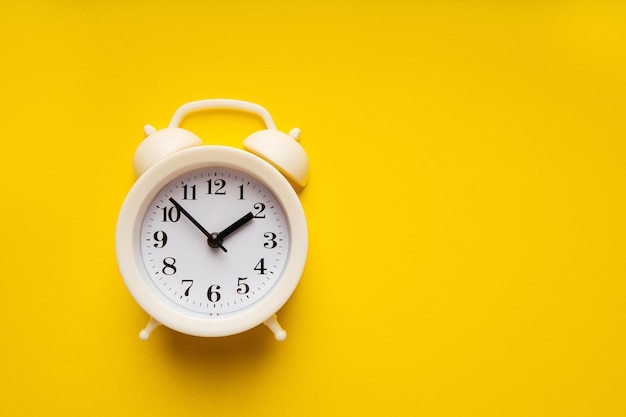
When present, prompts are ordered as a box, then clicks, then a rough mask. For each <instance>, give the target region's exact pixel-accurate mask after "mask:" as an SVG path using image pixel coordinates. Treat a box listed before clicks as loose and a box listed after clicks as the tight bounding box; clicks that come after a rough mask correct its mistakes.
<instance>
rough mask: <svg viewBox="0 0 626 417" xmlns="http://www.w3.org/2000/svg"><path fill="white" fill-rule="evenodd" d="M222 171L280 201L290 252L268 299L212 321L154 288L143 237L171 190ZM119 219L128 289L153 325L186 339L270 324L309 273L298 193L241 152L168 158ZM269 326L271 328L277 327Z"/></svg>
mask: <svg viewBox="0 0 626 417" xmlns="http://www.w3.org/2000/svg"><path fill="white" fill-rule="evenodd" d="M218 166H219V167H226V168H233V169H237V170H239V171H242V172H244V173H246V174H248V175H250V176H253V177H255V178H256V179H258V180H259V181H260V182H262V183H263V184H264V185H265V186H266V187H267V188H268V190H269V191H270V192H272V193H273V194H274V195H275V196H276V199H277V200H278V202H279V203H280V204H281V205H282V207H283V211H284V213H285V216H286V219H287V224H288V227H289V231H290V246H289V255H288V260H287V263H286V265H285V268H284V270H283V273H282V275H281V277H280V279H279V280H278V281H277V282H276V284H275V285H274V288H272V290H271V291H270V292H269V293H268V294H266V295H265V296H264V297H263V298H261V299H260V300H259V301H258V302H256V303H255V304H253V305H251V306H250V307H248V308H246V309H244V310H241V311H238V312H235V313H229V314H225V315H223V316H219V317H215V316H212V317H210V318H209V317H207V316H206V315H202V314H201V313H195V312H192V311H189V310H186V309H184V308H183V307H180V306H177V305H175V304H174V303H172V302H171V301H170V300H168V299H167V298H166V297H165V296H164V295H162V294H161V292H160V291H159V290H158V289H157V288H156V287H155V286H154V284H153V283H152V282H151V281H150V279H149V277H148V274H147V271H146V270H145V266H144V263H143V260H142V255H141V248H140V239H139V235H140V229H141V225H142V222H143V219H144V217H145V214H146V211H147V209H148V206H149V204H150V202H151V201H152V200H153V198H154V197H155V196H156V194H157V193H158V192H159V191H160V190H161V189H162V188H163V187H164V186H165V185H167V184H168V183H169V182H170V181H172V180H173V179H175V178H176V177H178V176H179V175H182V174H184V173H185V172H190V171H193V170H196V169H200V168H210V167H218ZM118 219H119V220H118V224H117V230H116V237H115V239H116V242H115V243H116V251H117V258H118V264H119V268H120V271H121V273H122V274H121V275H122V277H123V279H124V282H125V283H126V286H127V287H128V289H129V291H130V292H131V294H132V295H133V297H134V298H135V300H136V301H137V303H138V304H139V305H140V306H141V307H142V308H143V309H144V310H145V311H146V313H148V314H149V315H150V316H151V318H152V319H154V320H156V321H157V322H158V324H163V325H165V326H166V327H169V328H171V329H173V330H176V331H179V332H181V333H185V334H189V335H193V336H203V337H217V336H228V335H232V334H236V333H240V332H243V331H246V330H249V329H251V328H253V327H256V326H257V325H259V324H261V323H264V322H267V321H268V320H270V319H271V318H272V317H273V315H274V314H275V313H276V312H277V311H278V310H279V309H280V308H281V307H282V306H283V305H284V304H285V303H286V302H287V300H288V299H289V297H290V296H291V294H292V293H293V291H294V290H295V288H296V286H297V285H298V282H299V281H300V277H301V275H302V272H303V270H304V264H305V261H306V254H307V246H308V232H307V226H306V219H305V215H304V210H303V208H302V205H301V203H300V201H299V199H298V196H297V194H296V192H295V191H294V189H293V188H292V186H291V185H290V184H289V182H288V181H287V179H286V178H285V177H283V175H282V174H281V173H280V172H278V171H277V170H276V168H274V167H273V166H272V165H271V164H269V163H268V162H266V161H264V160H262V159H260V158H258V157H257V156H254V155H253V154H250V153H249V152H246V151H244V150H241V149H237V148H231V147H226V146H217V145H204V146H198V147H193V148H189V149H185V150H181V151H178V152H176V153H174V154H172V155H170V156H168V157H166V158H164V159H163V160H161V161H159V162H157V163H156V164H154V165H153V166H152V167H150V168H149V169H148V170H147V171H146V172H145V173H144V174H143V175H141V177H139V178H138V180H137V181H136V182H135V184H134V185H133V187H132V188H131V190H130V192H129V193H128V196H127V197H126V200H125V201H124V204H123V205H122V208H121V211H120V214H119V218H118ZM266 324H267V323H266ZM268 325H269V326H270V327H271V325H272V323H270V324H268ZM277 337H278V336H277Z"/></svg>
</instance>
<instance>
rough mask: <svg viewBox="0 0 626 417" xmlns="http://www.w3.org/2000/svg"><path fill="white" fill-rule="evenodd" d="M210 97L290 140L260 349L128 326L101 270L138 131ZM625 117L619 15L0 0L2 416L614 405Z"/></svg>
mask: <svg viewBox="0 0 626 417" xmlns="http://www.w3.org/2000/svg"><path fill="white" fill-rule="evenodd" d="M211 97H228V98H239V99H244V100H251V101H254V102H258V103H260V104H262V105H263V106H265V107H266V108H267V109H268V110H270V112H271V113H272V115H273V116H274V119H275V121H276V123H277V125H278V127H279V128H280V129H281V130H284V131H289V129H291V128H292V127H295V126H297V127H300V128H301V129H302V140H301V143H302V144H303V146H304V147H305V148H306V150H307V151H308V154H309V157H310V161H311V180H310V184H309V185H308V187H307V188H306V189H305V190H304V191H303V193H302V195H301V198H302V201H303V205H304V207H305V210H306V213H307V216H308V220H309V227H310V251H309V258H308V263H307V267H306V270H305V273H304V275H303V277H302V281H301V284H300V286H299V287H298V289H297V290H296V292H295V294H294V296H293V297H292V298H291V300H290V301H289V302H288V304H287V305H286V306H285V307H284V308H283V309H282V310H281V312H280V314H279V318H280V320H281V323H282V325H283V326H284V327H285V328H286V330H287V331H288V333H289V335H288V338H287V340H286V341H285V342H284V343H278V342H276V341H274V339H273V338H272V336H271V334H270V333H269V332H268V331H267V329H265V328H263V327H259V328H256V329H253V330H252V331H249V332H247V333H244V334H241V335H236V336H232V337H227V338H220V339H200V338H194V337H189V336H185V335H181V334H178V333H175V332H173V331H171V330H168V329H164V328H161V329H159V330H157V331H156V332H155V333H154V334H153V337H152V338H151V339H150V340H149V341H148V342H141V341H140V340H139V339H138V337H137V334H138V331H139V330H140V329H141V328H142V327H143V326H144V325H145V323H146V320H147V317H146V314H145V313H144V312H143V311H142V310H141V309H140V308H139V307H138V306H137V304H136V303H135V302H134V300H133V299H132V298H131V296H130V295H129V293H128V291H127V290H126V288H125V286H124V284H123V282H122V279H121V277H120V275H119V272H118V270H117V265H116V260H115V255H114V243H113V239H114V230H115V222H116V219H117V213H118V209H119V207H120V205H121V204H122V201H123V199H124V197H125V195H126V193H127V191H128V190H129V189H130V187H131V186H132V183H133V181H134V177H133V174H132V170H131V158H132V154H133V152H134V149H135V147H136V146H137V144H138V143H139V141H140V140H141V139H142V137H143V134H142V127H143V125H144V124H145V123H151V124H153V125H155V126H156V127H164V126H165V125H166V124H167V123H168V121H169V118H170V117H171V115H172V113H173V112H174V110H175V109H176V108H177V107H178V106H180V105H181V104H183V103H185V102H188V101H192V100H197V99H203V98H211ZM625 115H626V7H625V6H624V5H623V3H622V4H619V3H617V2H616V3H608V2H591V1H590V2H575V1H572V2H566V1H553V2H519V1H511V2H484V3H482V2H467V3H466V2H462V1H443V2H432V1H423V2H410V1H399V0H398V1H393V0H391V1H385V2H383V1H350V2H348V1H346V2H332V1H316V2H309V3H300V2H287V1H269V2H264V3H263V2H253V1H242V2H226V1H199V0H198V1H193V0H189V1H177V2H164V1H129V2H124V1H108V2H104V1H92V2H88V1H85V2H80V1H71V0H64V1H48V2H45V1H39V2H38V1H19V2H18V1H4V2H2V4H0V120H1V121H2V128H1V130H0V132H1V135H2V142H1V146H2V151H1V152H0V174H1V178H2V184H3V185H2V191H1V194H2V200H1V205H0V225H1V229H0V271H1V273H0V290H1V295H0V297H1V298H0V330H1V332H2V336H1V339H0V340H1V347H0V353H1V355H0V414H1V415H3V416H43V415H59V416H61V415H62V416H111V415H113V416H138V415H153V416H174V415H176V416H184V415H189V416H195V415H230V416H247V415H249V416H265V415H267V416H320V415H333V416H334V415H337V416H339V415H355V416H381V415H398V416H418V415H423V416H624V415H626V366H625V365H626V360H625V358H624V353H625V347H626V338H625V336H624V332H625V318H626V303H625V302H624V300H625V296H626V285H625V283H624V280H625V277H626V261H625V259H626V258H625V257H624V253H625V250H626V224H625V220H624V219H625V217H626V216H625V213H626V197H625V196H626V186H625V184H626V183H625V180H626V166H625V164H624V158H625V156H626V145H625V142H624V141H625V139H626V118H625ZM184 126H185V127H187V128H189V129H191V130H194V131H195V132H197V133H198V134H199V135H200V136H201V137H203V138H204V139H205V141H206V142H207V143H219V144H226V145H231V146H240V144H241V141H242V140H243V138H244V137H245V136H246V135H247V134H248V133H250V132H252V131H254V130H255V129H258V128H260V127H261V123H260V121H259V120H257V119H256V118H254V117H250V116H246V115H242V114H237V113H235V114H233V113H228V112H217V113H215V114H213V113H206V114H199V115H194V116H191V117H189V118H188V119H186V120H185V125H184Z"/></svg>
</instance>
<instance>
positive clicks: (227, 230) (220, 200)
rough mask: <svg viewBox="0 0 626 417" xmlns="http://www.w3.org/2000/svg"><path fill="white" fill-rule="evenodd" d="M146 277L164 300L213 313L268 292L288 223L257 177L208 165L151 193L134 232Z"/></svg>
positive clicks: (283, 252) (283, 259)
mask: <svg viewBox="0 0 626 417" xmlns="http://www.w3.org/2000/svg"><path fill="white" fill-rule="evenodd" d="M140 240H141V242H140V247H141V256H142V260H143V264H144V266H145V270H146V272H147V276H148V277H149V280H150V281H151V283H152V284H153V285H154V287H155V288H157V289H158V291H160V293H161V294H162V295H164V296H165V297H166V298H167V299H169V300H170V301H171V302H172V303H174V304H176V305H177V306H179V307H182V308H183V309H185V310H187V311H192V312H196V313H201V314H202V315H203V316H207V317H214V318H218V317H220V316H222V317H223V316H227V315H229V314H231V313H235V312H238V311H240V310H242V309H246V308H248V307H250V306H252V305H253V304H255V303H256V302H258V301H259V300H261V299H262V298H263V297H264V296H266V295H267V294H268V293H270V292H271V290H272V288H273V287H274V286H275V284H276V283H277V282H278V281H279V279H280V277H281V274H282V272H283V269H284V268H285V265H286V263H287V260H288V256H289V253H288V252H289V247H290V244H289V241H290V230H289V223H288V221H287V218H286V216H285V213H284V211H283V208H282V207H281V204H280V203H279V201H278V200H277V198H276V196H275V195H274V194H272V192H270V191H269V190H268V188H267V187H266V186H265V185H264V184H263V183H262V182H261V181H259V180H258V179H257V178H255V177H254V176H251V175H249V174H247V173H244V172H242V171H239V170H236V169H233V168H227V167H219V166H212V167H207V168H201V169H195V170H193V171H190V172H187V173H185V174H182V175H180V176H178V177H177V178H175V179H174V180H172V181H171V182H169V183H168V184H167V185H166V186H164V187H163V188H161V189H160V191H158V193H157V195H156V196H155V197H154V199H153V200H152V201H151V203H150V204H149V206H148V208H147V210H146V212H145V215H144V218H143V223H142V225H141V231H140Z"/></svg>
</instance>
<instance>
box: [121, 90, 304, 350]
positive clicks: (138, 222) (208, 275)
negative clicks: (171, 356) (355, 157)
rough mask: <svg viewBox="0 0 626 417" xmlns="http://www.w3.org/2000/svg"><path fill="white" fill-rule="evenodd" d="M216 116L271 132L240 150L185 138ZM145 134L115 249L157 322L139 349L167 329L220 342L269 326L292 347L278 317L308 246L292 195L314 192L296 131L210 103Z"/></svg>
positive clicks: (251, 108)
mask: <svg viewBox="0 0 626 417" xmlns="http://www.w3.org/2000/svg"><path fill="white" fill-rule="evenodd" d="M216 108H219V109H234V110H240V111H246V112H251V113H254V114H257V115H258V116H260V117H261V118H262V119H263V121H264V123H265V125H266V127H267V129H264V130H261V131H258V132H255V133H253V134H252V135H250V136H249V137H248V138H247V139H245V140H244V142H243V146H244V149H246V150H242V149H237V148H232V147H226V146H215V145H204V144H203V142H202V141H201V140H200V139H199V138H198V137H197V136H196V135H195V134H193V133H191V132H190V131H188V130H185V129H182V128H180V127H179V126H180V123H181V121H182V119H183V118H184V117H185V116H186V115H187V114H189V113H190V112H194V111H199V110H208V109H216ZM145 132H146V135H147V137H146V139H144V141H143V142H142V143H141V144H140V145H139V147H138V149H137V151H136V153H135V157H134V161H133V166H134V169H135V172H136V174H137V176H138V179H137V182H136V183H135V184H134V186H133V187H132V188H131V190H130V192H129V193H128V196H127V197H126V199H125V201H124V203H123V205H122V208H121V210H120V213H119V218H118V222H117V229H116V239H115V245H116V253H117V261H118V265H119V269H120V272H121V275H122V277H123V279H124V282H125V283H126V286H127V287H128V289H129V291H130V293H131V294H132V296H133V297H134V298H135V300H136V301H137V303H138V304H139V305H140V306H141V307H142V308H143V309H144V310H145V311H146V312H147V313H148V315H150V317H151V319H150V321H149V323H148V325H147V326H146V327H145V328H144V329H143V330H142V331H141V332H140V337H141V338H142V339H144V340H145V339H147V338H148V337H149V335H150V333H151V332H152V330H154V328H156V327H157V326H159V325H161V324H163V325H165V326H167V327H169V328H171V329H173V330H176V331H179V332H181V333H185V334H189V335H194V336H205V337H216V336H226V335H232V334H236V333H240V332H243V331H246V330H248V329H251V328H253V327H255V326H257V325H259V324H261V323H264V324H265V325H267V326H268V327H269V328H270V329H271V330H272V331H273V333H274V336H275V338H276V339H277V340H283V339H284V338H285V336H286V333H285V331H284V330H283V329H282V328H281V327H280V325H279V324H278V321H277V320H276V312H277V311H278V310H279V309H280V308H281V307H282V306H283V305H284V304H285V302H286V301H287V300H288V299H289V297H290V296H291V294H292V293H293V291H294V290H295V288H296V286H297V284H298V282H299V280H300V277H301V275H302V272H303V269H304V264H305V260H306V255H307V246H308V233H307V225H306V220H305V215H304V211H303V209H302V205H301V203H300V200H299V199H298V196H297V194H296V192H295V190H294V188H293V187H292V184H297V186H299V187H304V186H305V185H306V182H307V180H308V159H307V156H306V153H305V152H304V150H303V148H302V147H301V146H300V144H299V143H298V141H297V139H298V135H299V130H298V129H294V130H292V131H291V132H290V134H289V135H288V134H286V133H282V132H280V131H278V130H276V127H275V125H274V122H273V120H272V118H271V116H270V115H269V113H268V112H267V110H265V109H264V108H263V107H261V106H259V105H257V104H253V103H249V102H244V101H239V100H226V99H211V100H201V101H196V102H192V103H188V104H185V105H183V106H182V107H180V108H179V109H178V110H177V111H176V112H175V114H174V116H173V118H172V121H171V123H170V125H169V127H167V128H165V129H161V130H156V129H154V128H153V127H151V126H146V127H145Z"/></svg>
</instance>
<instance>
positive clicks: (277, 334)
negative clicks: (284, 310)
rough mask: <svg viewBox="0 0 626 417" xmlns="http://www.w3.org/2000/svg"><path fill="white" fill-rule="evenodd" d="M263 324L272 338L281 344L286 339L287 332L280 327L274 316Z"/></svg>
mask: <svg viewBox="0 0 626 417" xmlns="http://www.w3.org/2000/svg"><path fill="white" fill-rule="evenodd" d="M263 324H265V325H266V326H267V327H268V328H269V329H270V330H271V331H272V332H273V333H274V338H275V339H276V340H278V341H279V342H282V341H283V340H285V338H286V337H287V332H286V331H284V330H283V328H282V327H280V324H278V320H276V314H274V315H273V316H272V317H270V318H269V319H267V320H265V321H264V322H263Z"/></svg>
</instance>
